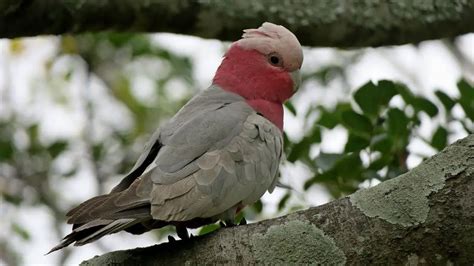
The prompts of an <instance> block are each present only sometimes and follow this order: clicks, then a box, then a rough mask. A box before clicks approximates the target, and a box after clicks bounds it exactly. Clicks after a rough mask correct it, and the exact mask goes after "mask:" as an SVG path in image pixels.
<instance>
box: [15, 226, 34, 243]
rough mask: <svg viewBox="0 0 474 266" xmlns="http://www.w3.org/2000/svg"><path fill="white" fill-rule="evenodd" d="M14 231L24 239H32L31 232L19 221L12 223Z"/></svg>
mask: <svg viewBox="0 0 474 266" xmlns="http://www.w3.org/2000/svg"><path fill="white" fill-rule="evenodd" d="M12 231H13V232H14V233H16V234H17V235H18V236H20V237H21V238H22V239H23V240H30V238H31V237H30V233H28V231H26V230H25V229H24V228H23V227H22V226H20V225H19V224H17V223H14V224H12Z"/></svg>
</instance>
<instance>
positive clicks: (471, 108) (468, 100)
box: [458, 79, 474, 121]
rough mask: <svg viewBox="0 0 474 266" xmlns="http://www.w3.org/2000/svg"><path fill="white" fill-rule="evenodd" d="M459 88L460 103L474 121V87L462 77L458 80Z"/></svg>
mask: <svg viewBox="0 0 474 266" xmlns="http://www.w3.org/2000/svg"><path fill="white" fill-rule="evenodd" d="M458 89H459V93H460V94H461V96H460V97H459V103H460V104H461V106H462V108H463V110H464V113H466V115H467V116H468V117H469V118H470V119H471V120H473V121H474V87H473V86H471V85H470V84H469V83H467V81H465V80H463V79H462V80H460V81H459V82H458Z"/></svg>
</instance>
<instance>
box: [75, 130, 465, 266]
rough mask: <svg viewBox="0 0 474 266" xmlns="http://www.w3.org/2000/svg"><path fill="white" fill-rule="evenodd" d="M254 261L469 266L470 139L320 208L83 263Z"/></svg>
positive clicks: (112, 254)
mask: <svg viewBox="0 0 474 266" xmlns="http://www.w3.org/2000/svg"><path fill="white" fill-rule="evenodd" d="M260 263H263V264H268V265H275V264H277V265H286V264H295V263H297V264H309V263H311V264H319V265H320V264H323V265H327V264H334V265H340V264H345V263H347V264H356V265H371V264H377V265H402V264H405V265H407V264H409V265H416V264H428V265H432V264H436V265H447V264H452V263H454V264H455V265H472V264H473V263H474V134H473V135H470V136H468V137H466V138H464V139H462V140H459V141H457V142H456V143H454V144H452V145H451V146H449V147H447V148H446V149H444V150H443V151H442V152H441V153H439V154H437V155H435V156H433V157H432V158H430V159H428V160H426V161H425V162H423V163H422V164H420V165H419V166H418V167H416V168H414V169H413V170H411V171H410V172H408V173H406V174H403V175H401V176H399V177H397V178H394V179H391V180H389V181H386V182H383V183H381V184H379V185H378V186H375V187H373V188H369V189H364V190H360V191H358V192H356V193H354V194H352V195H351V196H349V197H346V198H343V199H340V200H336V201H333V202H331V203H328V204H326V205H323V206H319V207H315V208H310V209H308V210H305V211H300V212H296V213H292V214H289V215H286V216H283V217H280V218H276V219H272V220H266V221H261V222H258V223H254V224H249V225H245V226H237V227H233V228H225V229H220V230H218V231H216V232H214V233H211V234H209V235H205V236H201V237H196V238H193V239H191V240H189V241H177V242H172V243H164V244H160V245H156V246H151V247H147V248H138V249H133V250H125V251H116V252H111V253H108V254H105V255H102V256H98V257H95V258H93V259H91V260H88V261H85V262H83V265H111V264H114V265H117V264H118V265H184V264H186V265H195V264H197V265H211V264H245V265H247V264H260Z"/></svg>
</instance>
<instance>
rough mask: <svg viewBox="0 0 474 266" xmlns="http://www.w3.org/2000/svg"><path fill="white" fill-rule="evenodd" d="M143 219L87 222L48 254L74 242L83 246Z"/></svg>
mask: <svg viewBox="0 0 474 266" xmlns="http://www.w3.org/2000/svg"><path fill="white" fill-rule="evenodd" d="M141 222H142V220H139V219H129V218H127V219H119V220H115V221H110V223H107V224H105V225H97V226H87V224H84V225H81V226H78V227H76V229H74V230H73V231H72V232H71V233H70V234H68V235H67V236H65V237H64V238H63V239H62V241H61V242H60V243H59V244H58V245H57V246H55V247H53V248H52V249H51V250H50V251H49V252H48V253H46V254H45V255H48V254H50V253H52V252H54V251H57V250H60V249H62V248H65V247H67V246H69V245H71V244H72V243H74V245H75V246H82V245H84V244H87V243H90V242H92V241H95V240H97V239H99V238H101V237H103V236H105V235H108V234H113V233H117V232H119V231H122V230H124V229H126V228H128V227H130V226H133V225H135V224H138V223H141Z"/></svg>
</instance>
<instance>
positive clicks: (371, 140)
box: [279, 80, 474, 208]
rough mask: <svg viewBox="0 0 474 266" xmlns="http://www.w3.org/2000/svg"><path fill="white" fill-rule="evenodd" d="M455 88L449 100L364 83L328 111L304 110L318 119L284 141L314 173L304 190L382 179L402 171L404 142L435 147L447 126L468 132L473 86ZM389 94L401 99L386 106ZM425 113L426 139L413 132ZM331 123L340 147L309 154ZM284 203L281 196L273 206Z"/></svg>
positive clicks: (342, 189)
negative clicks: (340, 132)
mask: <svg viewBox="0 0 474 266" xmlns="http://www.w3.org/2000/svg"><path fill="white" fill-rule="evenodd" d="M458 89H459V93H460V96H459V97H456V98H452V97H450V96H448V95H447V94H445V93H444V92H441V91H439V90H438V91H436V93H435V96H436V98H435V99H433V100H431V99H429V98H427V97H423V96H420V95H414V94H413V93H412V92H411V91H412V90H410V89H409V88H407V87H406V86H405V85H404V84H401V83H396V82H393V81H390V80H381V81H379V82H377V83H373V82H368V83H366V84H364V85H363V86H361V87H360V88H358V89H356V90H355V92H354V93H353V94H352V98H351V99H348V100H347V101H340V102H339V103H337V104H336V106H335V107H334V108H333V109H328V108H325V107H323V106H316V107H313V108H310V110H309V111H308V113H307V114H305V117H310V116H311V115H312V114H313V113H315V114H317V116H318V118H317V119H316V121H315V122H314V125H313V126H311V129H310V130H308V132H307V134H306V135H305V136H304V137H303V138H302V139H301V140H300V141H294V142H291V141H288V142H287V143H286V144H287V147H286V148H287V151H288V154H289V155H288V160H289V161H290V162H295V161H296V160H300V161H301V162H302V163H304V164H305V165H306V166H307V167H308V169H311V171H312V172H313V173H314V175H313V177H312V178H310V179H308V180H307V181H306V182H305V185H304V188H305V189H308V188H310V187H311V186H313V185H315V184H319V185H323V186H325V187H327V188H328V190H329V191H330V192H331V194H332V195H333V197H336V198H337V197H341V196H344V195H348V194H351V193H353V192H354V191H355V190H357V189H358V188H359V186H360V184H361V183H363V182H364V181H371V180H379V181H384V180H387V179H390V178H393V177H395V176H398V175H400V174H402V173H404V172H406V171H407V170H408V169H407V158H408V157H409V156H410V155H411V153H410V150H409V149H408V146H409V145H410V143H411V141H413V140H414V139H415V138H419V139H421V140H422V141H423V142H425V144H427V145H429V146H431V147H432V148H433V149H434V150H436V151H440V150H442V149H443V148H444V147H445V146H446V145H447V144H448V143H449V139H450V136H451V134H453V133H454V132H452V131H450V130H449V128H451V125H453V124H456V123H457V124H462V125H463V126H464V129H465V131H466V133H472V132H473V123H472V118H471V117H469V114H470V112H472V110H471V109H472V106H474V104H473V102H472V101H473V100H474V94H473V93H474V88H473V87H472V86H471V85H470V84H469V83H468V82H467V81H465V80H461V81H460V82H459V83H458ZM394 98H398V99H397V100H398V101H399V102H401V103H399V104H398V105H397V106H394V105H392V104H391V102H393V100H394ZM400 100H401V101H400ZM456 106H460V107H462V109H463V111H464V113H465V114H466V116H467V117H464V116H455V115H454V112H453V109H454V108H455V107H456ZM440 108H443V109H444V110H440ZM427 117H428V118H429V119H431V121H437V122H436V125H435V128H436V129H435V130H434V132H433V135H432V137H431V138H429V139H425V138H423V137H421V136H420V135H419V133H418V131H419V128H420V127H421V126H422V124H423V123H424V122H423V121H425V122H426V121H427V119H426V118H427ZM335 127H339V128H343V129H344V130H345V131H346V132H347V139H346V141H345V144H344V151H342V152H341V153H326V152H324V151H323V150H320V151H319V154H318V155H316V156H311V147H313V146H315V147H317V146H319V144H320V142H321V139H322V138H321V136H322V135H323V136H324V135H325V134H328V132H329V131H330V130H331V129H334V128H335ZM422 158H424V156H422ZM287 201H288V197H287V195H285V196H284V197H283V198H282V199H281V201H280V204H279V207H280V208H282V206H283V205H285V203H286V202H287Z"/></svg>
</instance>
